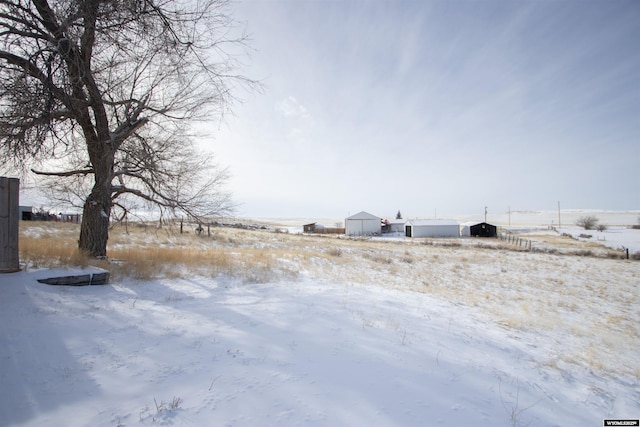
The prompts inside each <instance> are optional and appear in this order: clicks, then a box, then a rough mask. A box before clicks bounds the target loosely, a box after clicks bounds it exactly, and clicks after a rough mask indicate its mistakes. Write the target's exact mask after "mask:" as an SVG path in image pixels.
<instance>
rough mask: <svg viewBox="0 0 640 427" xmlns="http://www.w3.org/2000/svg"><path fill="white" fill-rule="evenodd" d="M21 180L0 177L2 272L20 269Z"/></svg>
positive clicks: (0, 269)
mask: <svg viewBox="0 0 640 427" xmlns="http://www.w3.org/2000/svg"><path fill="white" fill-rule="evenodd" d="M19 194H20V180H19V179H18V178H7V177H4V176H2V177H0V273H13V272H15V271H20V257H19V255H18V226H19V217H18V216H19V215H18V214H19V206H18V197H19Z"/></svg>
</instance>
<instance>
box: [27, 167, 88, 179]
mask: <svg viewBox="0 0 640 427" xmlns="http://www.w3.org/2000/svg"><path fill="white" fill-rule="evenodd" d="M31 172H33V173H35V174H36V175H44V176H60V177H65V176H77V175H89V174H92V173H93V169H79V170H74V171H66V172H45V171H38V170H35V169H31Z"/></svg>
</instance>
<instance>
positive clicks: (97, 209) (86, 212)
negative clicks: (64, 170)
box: [78, 187, 111, 257]
mask: <svg viewBox="0 0 640 427" xmlns="http://www.w3.org/2000/svg"><path fill="white" fill-rule="evenodd" d="M110 214H111V193H110V192H105V191H104V189H103V188H102V189H101V188H96V187H94V188H93V190H92V192H91V194H90V195H89V197H88V198H87V200H86V202H85V204H84V209H83V211H82V224H81V225H80V240H79V241H78V248H79V249H80V250H81V251H83V252H85V253H86V254H87V255H89V256H92V257H105V256H107V240H108V239H109V216H110Z"/></svg>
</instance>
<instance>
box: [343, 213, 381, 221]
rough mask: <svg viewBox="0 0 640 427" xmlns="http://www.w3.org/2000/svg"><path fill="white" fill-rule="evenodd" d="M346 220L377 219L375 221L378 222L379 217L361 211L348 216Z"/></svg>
mask: <svg viewBox="0 0 640 427" xmlns="http://www.w3.org/2000/svg"><path fill="white" fill-rule="evenodd" d="M347 219H364V220H372V219H377V220H380V217H379V216H375V215H371V214H370V213H367V212H365V211H362V212H358V213H357V214H355V215H352V216H350V217H349V218H347Z"/></svg>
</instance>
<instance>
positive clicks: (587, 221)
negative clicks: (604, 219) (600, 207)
mask: <svg viewBox="0 0 640 427" xmlns="http://www.w3.org/2000/svg"><path fill="white" fill-rule="evenodd" d="M597 224H598V218H596V217H595V216H591V215H588V216H582V217H580V218H578V220H577V221H576V225H577V226H578V227H582V228H584V229H585V230H593V228H594V227H595V226H596V225H597Z"/></svg>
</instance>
